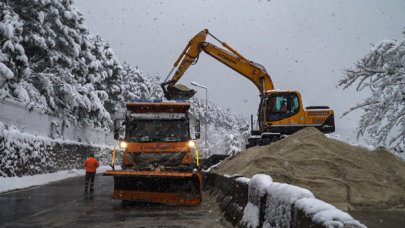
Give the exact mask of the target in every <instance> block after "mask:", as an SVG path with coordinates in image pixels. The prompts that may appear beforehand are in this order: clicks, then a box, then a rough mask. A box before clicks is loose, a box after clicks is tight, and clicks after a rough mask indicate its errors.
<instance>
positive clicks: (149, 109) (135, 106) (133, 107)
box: [127, 102, 190, 113]
mask: <svg viewBox="0 0 405 228" xmlns="http://www.w3.org/2000/svg"><path fill="white" fill-rule="evenodd" d="M189 109H190V103H187V102H159V103H155V102H131V103H127V110H128V111H131V112H134V113H186V112H188V110H189Z"/></svg>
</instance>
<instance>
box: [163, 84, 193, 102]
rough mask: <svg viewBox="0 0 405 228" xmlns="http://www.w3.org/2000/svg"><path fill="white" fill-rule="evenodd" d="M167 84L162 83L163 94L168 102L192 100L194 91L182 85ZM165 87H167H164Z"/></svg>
mask: <svg viewBox="0 0 405 228" xmlns="http://www.w3.org/2000/svg"><path fill="white" fill-rule="evenodd" d="M167 84H168V83H162V84H161V86H162V89H163V93H164V94H165V98H166V99H168V100H189V99H190V98H192V97H193V96H194V95H195V94H196V91H195V90H193V89H190V88H188V87H187V86H185V85H182V84H175V85H167ZM166 85H167V86H166Z"/></svg>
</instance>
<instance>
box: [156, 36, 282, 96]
mask: <svg viewBox="0 0 405 228" xmlns="http://www.w3.org/2000/svg"><path fill="white" fill-rule="evenodd" d="M207 35H211V36H212V37H213V38H214V39H216V40H217V41H218V42H220V43H221V45H222V46H223V47H225V48H226V49H223V48H220V47H218V46H215V45H213V44H211V43H208V42H206V39H207ZM201 51H204V52H205V53H207V54H208V55H210V56H212V57H214V58H215V59H217V60H218V61H220V62H221V63H223V64H225V65H226V66H228V67H230V68H231V69H233V70H235V71H236V72H238V73H240V74H241V75H243V76H244V77H245V78H247V79H248V80H250V81H251V82H252V83H253V84H254V85H255V86H256V87H257V89H258V90H259V93H260V95H261V96H262V95H263V94H264V93H265V91H267V90H273V89H274V86H273V82H272V81H271V78H270V76H269V75H268V74H267V72H266V69H265V68H264V67H263V66H262V65H260V64H258V63H255V62H252V61H249V60H248V59H246V58H245V57H243V56H242V55H241V54H239V53H238V52H237V51H236V50H235V49H233V48H232V47H230V46H229V45H228V44H226V43H225V42H222V41H220V40H219V39H218V38H216V37H215V36H213V35H212V34H211V33H209V32H208V29H205V30H203V31H201V32H199V33H198V34H197V35H195V36H194V37H193V38H192V39H191V40H190V41H189V42H188V44H187V46H186V47H185V49H184V50H183V52H182V53H181V54H180V56H179V58H178V59H177V61H176V62H175V63H174V67H173V69H172V71H171V72H170V73H169V75H168V76H167V78H166V80H165V82H163V83H162V84H161V86H162V88H163V92H164V94H165V97H166V98H167V99H169V100H172V99H184V100H187V99H189V98H191V97H192V96H194V94H195V91H194V90H189V89H188V88H187V87H186V86H184V85H180V84H176V83H177V82H178V81H179V80H180V78H181V77H182V76H183V75H184V73H185V72H186V70H187V69H188V68H189V67H190V66H191V65H193V64H195V63H196V62H197V61H198V57H199V55H200V53H201ZM179 63H180V65H179ZM176 68H177V70H176V72H175V73H174V75H173V78H172V79H171V80H169V81H167V79H168V78H169V77H170V75H171V73H172V72H173V70H174V69H176Z"/></svg>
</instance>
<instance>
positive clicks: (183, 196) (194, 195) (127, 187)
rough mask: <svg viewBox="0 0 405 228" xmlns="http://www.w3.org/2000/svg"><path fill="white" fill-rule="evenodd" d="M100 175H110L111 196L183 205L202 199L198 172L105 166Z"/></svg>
mask: <svg viewBox="0 0 405 228" xmlns="http://www.w3.org/2000/svg"><path fill="white" fill-rule="evenodd" d="M103 175H104V176H113V177H114V192H113V196H112V198H113V199H121V200H129V201H142V202H153V203H168V204H185V205H199V204H200V203H201V200H202V178H201V174H200V173H199V172H197V173H192V172H160V171H129V170H107V171H106V172H104V174H103Z"/></svg>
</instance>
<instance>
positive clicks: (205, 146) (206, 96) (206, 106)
mask: <svg viewBox="0 0 405 228" xmlns="http://www.w3.org/2000/svg"><path fill="white" fill-rule="evenodd" d="M191 85H193V86H196V87H199V88H202V89H205V114H204V117H205V121H204V128H205V137H204V156H205V157H207V156H208V144H207V137H208V136H207V132H208V130H207V122H208V88H207V87H206V86H203V85H201V84H199V83H197V82H193V81H192V82H191Z"/></svg>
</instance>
